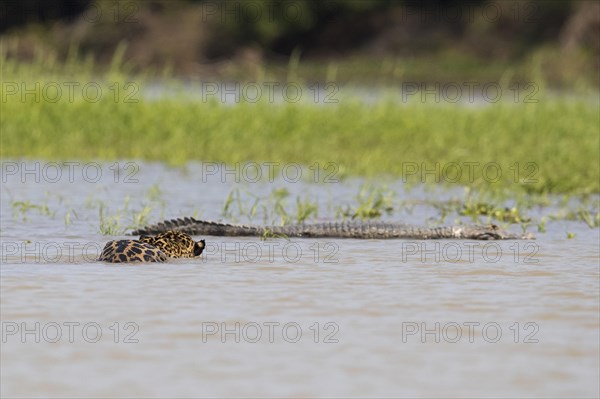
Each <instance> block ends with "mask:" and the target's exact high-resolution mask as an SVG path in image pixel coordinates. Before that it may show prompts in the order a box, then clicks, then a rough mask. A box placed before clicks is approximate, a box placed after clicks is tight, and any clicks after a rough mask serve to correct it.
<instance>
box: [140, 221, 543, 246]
mask: <svg viewBox="0 0 600 399" xmlns="http://www.w3.org/2000/svg"><path fill="white" fill-rule="evenodd" d="M168 230H175V231H181V232H183V233H187V234H190V235H207V236H230V237H236V236H237V237H239V236H270V237H277V236H285V237H313V238H359V239H369V238H371V239H392V238H396V239H418V240H419V239H420V240H430V239H444V238H448V239H467V240H522V239H523V240H531V239H533V238H534V237H533V236H532V235H531V234H524V235H517V234H513V233H510V232H508V231H505V230H503V229H501V228H500V227H498V226H495V225H487V226H478V225H475V226H463V225H457V226H442V227H422V226H411V225H407V224H401V223H387V222H379V221H377V222H374V221H364V222H363V221H343V222H327V223H315V224H298V225H288V226H264V227H263V226H253V225H237V224H226V223H217V222H209V221H204V220H196V219H194V218H188V217H186V218H183V219H173V220H166V221H164V222H161V223H158V224H155V225H151V226H147V227H144V228H141V229H138V230H135V231H133V232H132V233H131V234H132V235H144V234H159V233H164V232H165V231H168Z"/></svg>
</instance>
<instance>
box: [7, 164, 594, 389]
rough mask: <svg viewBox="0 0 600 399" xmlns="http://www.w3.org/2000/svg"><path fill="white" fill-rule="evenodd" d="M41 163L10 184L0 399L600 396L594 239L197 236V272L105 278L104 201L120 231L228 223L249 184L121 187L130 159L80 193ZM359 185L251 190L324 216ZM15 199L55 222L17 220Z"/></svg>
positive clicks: (146, 268) (557, 227) (576, 226)
mask: <svg viewBox="0 0 600 399" xmlns="http://www.w3.org/2000/svg"><path fill="white" fill-rule="evenodd" d="M18 162H20V161H17V164H18ZM32 164H35V162H33V161H29V162H28V163H27V164H26V167H27V168H30V170H33V172H32V174H30V175H26V176H22V175H13V174H10V175H7V174H6V173H5V172H6V170H3V182H2V196H1V199H2V204H1V211H2V225H1V233H2V255H1V256H2V264H1V269H0V271H1V274H0V277H1V319H2V347H1V365H2V373H1V386H2V388H1V391H2V392H1V393H2V396H6V397H12V396H26V397H76V396H77V397H79V396H96V397H98V396H102V397H109V396H138V397H140V396H143V397H155V396H161V397H164V396H180V397H191V396H193V397H197V396H295V397H297V396H358V397H365V396H396V397H406V396H462V397H464V396H477V397H485V396H496V397H497V396H507V397H523V396H554V397H555V396H579V397H598V395H599V394H600V392H599V385H598V384H599V382H598V375H599V370H600V366H599V342H600V336H599V331H600V329H599V323H600V321H599V314H600V313H599V310H600V309H599V308H600V305H599V292H600V283H599V281H600V276H599V261H600V260H599V252H600V250H599V245H600V244H599V232H598V229H594V230H592V229H589V228H588V227H586V226H585V225H583V224H582V223H571V222H554V223H550V224H549V225H548V231H547V232H546V233H537V232H535V231H534V232H535V233H536V236H537V240H535V241H531V242H527V241H503V242H493V243H492V242H490V243H487V242H475V241H452V240H446V241H435V242H434V241H418V240H391V241H385V240H314V239H304V240H301V239H294V240H290V241H288V240H285V239H278V240H269V241H261V240H259V239H257V238H252V237H248V238H224V237H203V238H206V240H207V243H208V244H209V246H208V247H207V250H206V253H205V254H204V256H203V257H202V258H198V259H192V260H177V261H173V262H170V263H167V264H144V265H135V266H132V265H128V266H123V265H120V266H118V265H109V264H105V263H98V262H95V261H94V257H95V256H97V254H98V252H99V250H100V249H101V246H102V245H103V244H104V243H105V242H106V241H108V240H109V239H112V238H115V237H112V236H104V235H102V234H100V233H99V228H98V226H99V205H98V201H103V202H104V204H105V207H106V209H105V210H104V211H103V212H104V213H105V215H114V214H116V212H117V210H119V209H121V210H122V209H123V208H124V207H125V204H127V210H126V211H123V212H122V213H123V215H124V219H123V222H122V223H123V224H126V223H127V218H128V217H130V216H129V215H131V214H132V212H133V211H135V210H139V209H141V208H142V207H143V205H149V206H152V207H153V209H154V210H153V212H152V213H151V214H150V215H149V216H150V218H151V219H152V220H153V221H155V220H160V219H162V218H170V217H176V216H182V215H192V214H194V213H196V215H197V216H198V217H204V218H207V219H220V218H223V216H222V212H221V211H222V208H223V203H224V201H225V199H226V198H227V195H228V194H229V193H230V191H231V190H232V188H234V187H240V186H239V185H237V184H236V182H235V181H228V179H227V178H226V179H224V182H222V181H221V178H220V177H219V178H218V179H217V180H211V179H210V178H207V179H205V180H206V181H203V178H202V171H200V172H199V171H198V168H197V166H190V167H188V168H187V169H185V170H183V171H182V170H180V169H173V168H169V167H165V166H163V165H159V164H141V163H137V164H136V165H137V166H138V167H139V169H138V170H137V171H136V172H135V173H134V174H133V175H132V176H130V177H132V178H135V180H137V181H133V180H132V181H124V180H123V179H124V176H126V174H127V173H131V170H133V169H131V170H127V168H124V166H125V164H126V162H121V163H120V167H121V170H120V172H119V174H118V176H115V170H116V168H113V169H111V165H110V164H107V165H103V168H102V170H103V176H102V178H101V179H99V180H97V181H95V179H96V177H94V176H93V175H91V173H92V172H93V166H92V167H89V168H88V169H89V170H87V171H86V173H88V175H85V178H84V177H82V175H77V173H75V174H74V176H73V181H72V182H71V181H69V179H68V178H67V177H64V176H65V175H62V176H61V178H60V179H58V180H54V177H56V175H48V174H46V175H44V174H43V173H44V172H42V170H43V167H44V164H43V163H40V169H39V173H38V172H35V166H32ZM81 165H82V166H81V167H79V169H77V168H75V169H74V172H76V171H77V170H80V171H81V170H82V169H83V165H84V164H83V163H82V164H81ZM63 166H64V165H63ZM66 171H68V167H67V168H65V169H63V172H66ZM46 172H47V173H50V172H52V169H51V166H50V167H47V169H46ZM204 172H206V171H204ZM11 173H12V172H11ZM36 173H38V174H39V177H40V179H39V182H37V181H35V179H33V177H35V174H36ZM211 173H212V172H211ZM14 176H17V177H16V178H15V177H14ZM92 177H93V179H92ZM115 177H117V178H116V179H115ZM205 177H207V176H205ZM210 177H211V178H212V177H214V176H213V175H211V176H210ZM246 177H247V176H246ZM48 178H52V179H48ZM50 180H53V181H50ZM278 184H279V185H278ZM359 184H360V182H358V181H348V182H344V183H335V184H312V183H309V182H306V181H304V180H302V181H298V182H296V183H292V182H289V181H288V182H285V181H279V182H273V183H269V182H266V183H250V182H246V183H243V184H241V187H242V190H246V191H244V192H249V193H252V194H254V195H256V196H259V197H267V196H268V195H269V193H271V191H272V190H273V188H274V187H283V186H285V187H287V188H288V190H289V191H290V193H291V197H290V198H289V200H288V202H289V203H290V205H293V203H294V198H295V196H296V195H307V194H308V195H311V196H312V197H314V198H315V199H316V200H317V201H318V202H319V203H320V204H321V205H322V209H324V211H322V212H321V214H320V215H319V218H321V219H327V218H328V217H332V216H333V210H332V209H331V204H339V203H343V202H344V201H350V200H351V197H352V196H354V195H355V194H356V192H357V190H358V186H359ZM153 186H154V187H156V186H158V187H160V190H161V192H160V193H157V192H156V189H154V192H153V191H152V190H153V188H152V187H153ZM391 187H392V189H394V190H395V191H396V192H397V193H398V195H399V196H401V197H404V198H405V197H406V196H414V197H415V198H427V197H429V196H431V195H441V194H438V193H433V194H432V193H431V192H428V191H426V190H421V191H419V190H416V191H411V192H407V191H404V189H403V188H402V187H401V184H399V185H397V186H395V185H394V184H392V185H391ZM449 195H450V196H451V194H449ZM127 196H129V198H130V199H129V200H128V202H127V200H126V199H125V198H126V197H127ZM15 201H22V202H25V201H29V205H43V204H45V205H47V207H48V212H46V211H44V210H43V209H42V210H39V209H37V208H32V209H30V210H29V211H28V212H26V214H25V218H26V220H23V214H22V213H18V212H17V213H15V209H14V208H13V207H12V204H13V203H14V202H15ZM246 202H249V205H250V206H251V205H252V203H253V201H250V200H249V201H246ZM161 204H164V205H161ZM233 206H237V205H235V203H234V205H232V207H233ZM250 206H247V207H248V208H249V207H250ZM52 212H54V214H53V215H47V213H52ZM69 213H70V216H68V217H67V216H66V215H67V214H69ZM257 215H258V216H257V217H256V218H255V221H256V222H257V223H261V222H262V221H261V216H260V212H259V211H257ZM431 216H435V215H433V214H432V213H431V209H429V210H427V209H425V208H423V209H422V208H419V207H416V208H415V209H413V210H412V212H406V213H404V214H402V213H401V214H395V215H392V216H388V218H390V220H406V221H407V222H411V223H423V221H426V220H427V218H428V217H431ZM65 221H66V222H67V223H65ZM450 222H451V221H450ZM511 229H513V230H515V231H518V228H516V229H515V228H514V227H511ZM566 232H572V233H574V234H575V238H574V239H572V240H567V239H566ZM117 237H124V236H117Z"/></svg>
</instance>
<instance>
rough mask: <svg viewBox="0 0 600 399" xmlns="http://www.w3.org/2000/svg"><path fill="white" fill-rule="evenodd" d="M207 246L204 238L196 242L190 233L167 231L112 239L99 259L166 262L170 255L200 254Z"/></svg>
mask: <svg viewBox="0 0 600 399" xmlns="http://www.w3.org/2000/svg"><path fill="white" fill-rule="evenodd" d="M205 246H206V245H205V242H204V240H201V241H199V242H195V241H194V240H193V239H192V237H191V236H189V235H188V234H185V233H180V232H176V231H167V232H164V233H161V234H158V235H156V236H146V235H143V236H141V237H140V239H139V240H116V241H110V242H108V243H107V244H106V245H105V246H104V249H103V250H102V254H101V255H100V259H98V260H100V261H104V262H112V263H123V262H165V261H167V260H168V259H169V257H171V258H193V257H195V256H200V255H201V254H202V251H204V248H205Z"/></svg>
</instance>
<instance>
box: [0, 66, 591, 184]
mask: <svg viewBox="0 0 600 399" xmlns="http://www.w3.org/2000/svg"><path fill="white" fill-rule="evenodd" d="M116 64H118V63H116ZM75 69H76V67H75V66H71V67H70V66H69V64H67V65H65V66H64V67H63V68H62V69H61V68H47V69H45V70H44V68H43V66H19V65H15V64H14V63H12V62H10V61H8V60H6V59H4V60H3V77H2V80H3V82H2V83H3V84H2V88H1V90H2V92H0V101H1V103H0V104H1V106H2V110H1V111H2V112H1V114H2V117H1V122H0V129H1V132H2V137H1V140H2V143H1V144H2V145H1V147H0V156H2V158H5V159H7V158H8V159H10V158H32V159H54V160H59V159H63V160H65V159H105V160H112V159H143V160H152V161H165V162H168V163H170V164H176V165H181V164H185V163H186V162H188V161H192V160H198V161H207V162H208V161H218V162H226V163H234V162H244V161H257V162H263V161H264V162H267V161H275V162H281V163H284V162H298V163H301V164H304V165H307V166H309V165H313V164H314V163H315V162H318V163H319V164H320V165H321V167H324V166H325V165H327V164H328V163H330V162H333V163H335V164H336V166H337V167H339V170H340V171H343V174H344V175H348V176H365V177H380V176H392V177H397V178H404V179H406V180H407V181H408V182H420V181H421V182H426V183H437V182H438V180H439V181H440V182H441V183H444V182H451V183H454V182H456V183H458V184H462V185H465V186H469V187H473V188H478V189H483V190H496V191H500V190H504V191H505V190H508V191H510V192H515V193H516V192H528V193H567V194H584V193H598V192H600V171H599V162H598V159H599V148H600V131H599V129H600V127H599V120H600V113H599V110H598V103H597V101H596V100H594V99H593V98H592V99H591V100H590V99H589V98H585V99H578V98H577V97H575V98H569V99H568V100H566V99H561V98H559V97H556V96H554V97H553V96H549V95H545V94H543V93H540V94H539V95H538V96H537V99H538V102H537V103H531V104H525V103H522V102H520V103H514V102H511V101H501V102H498V103H493V104H484V105H482V106H470V107H468V106H464V105H457V104H451V103H443V102H442V103H439V104H436V103H434V102H427V103H421V102H418V101H412V102H408V103H404V102H401V101H400V100H398V99H396V100H394V99H391V98H386V99H381V100H378V101H377V102H375V103H366V102H365V101H361V100H360V99H358V98H339V103H337V104H327V105H323V104H314V103H307V102H298V103H286V102H283V103H280V104H272V103H269V102H268V101H259V102H258V103H239V104H236V105H226V104H222V103H220V102H218V101H208V102H203V101H201V99H200V98H199V97H196V98H192V97H190V96H188V95H185V94H178V95H169V96H163V97H161V98H158V99H156V98H154V99H147V98H144V97H143V95H142V94H135V95H134V96H132V97H131V98H130V100H137V102H126V96H127V95H129V94H131V93H132V92H133V89H132V87H134V88H140V90H141V91H143V90H144V88H145V87H147V85H148V80H147V79H144V78H140V77H138V78H128V77H127V76H126V75H124V74H122V73H121V72H119V71H118V67H115V69H114V70H111V71H108V72H106V73H105V74H103V75H102V76H97V75H94V74H93V72H92V69H93V68H92V67H91V66H89V65H88V66H87V67H85V65H84V68H83V69H81V68H80V69H79V70H77V72H76V73H75V74H74V75H73V76H74V77H69V76H70V75H69V74H70V73H72V71H73V70H75ZM48 71H51V72H48ZM69 81H70V82H77V83H79V87H80V88H81V87H82V86H83V85H85V84H86V83H88V82H97V83H98V84H100V87H101V88H102V92H103V95H102V96H101V98H100V99H99V101H97V102H89V101H85V100H84V99H83V98H82V96H81V90H80V89H78V90H76V91H75V96H74V97H75V98H74V100H73V101H72V102H70V101H69V99H68V96H67V91H66V90H67V89H66V86H65V85H64V82H69ZM15 82H16V83H17V84H19V85H20V84H21V83H22V82H26V84H27V85H28V86H27V87H30V88H31V87H35V86H34V85H35V83H39V85H40V88H43V87H50V86H47V85H48V84H49V83H50V84H53V82H56V83H57V84H58V85H59V86H61V87H62V89H63V93H62V96H61V97H60V98H59V100H58V101H56V102H49V101H46V100H45V99H44V97H43V96H42V95H41V94H40V95H38V96H37V98H36V96H34V95H28V96H26V97H25V99H24V100H23V99H22V98H21V96H20V93H19V94H17V95H8V93H7V87H8V86H7V85H6V84H12V83H15ZM114 82H116V84H117V86H118V87H119V92H118V93H117V94H115V93H116V90H115V86H114ZM127 83H132V84H133V85H134V86H125V85H126V84H127ZM126 87H127V89H126ZM392 91H393V90H392ZM40 92H41V91H40ZM397 93H399V92H397ZM52 95H54V94H53V93H52ZM115 96H116V97H115ZM264 98H265V99H266V96H265V97H264ZM511 98H512V97H511ZM36 100H37V101H36ZM465 162H470V163H477V164H478V165H476V166H474V168H473V172H474V174H473V176H472V178H470V176H469V174H468V173H467V172H468V171H469V169H468V167H467V166H466V164H465ZM491 162H496V163H497V165H498V166H499V168H500V171H501V172H502V176H501V177H499V178H498V180H497V181H495V179H486V178H484V177H483V175H482V172H483V171H484V170H483V167H484V166H485V165H489V164H490V163H491ZM456 164H458V165H459V166H460V170H461V172H462V175H461V176H460V178H456V179H454V177H455V176H454V173H455V172H456V168H454V167H450V166H451V165H456ZM492 166H493V165H492ZM414 167H416V168H417V169H416V173H409V172H410V171H411V170H412V169H413V168H414ZM436 168H437V170H438V172H435V173H434V174H429V175H426V176H422V175H421V172H423V171H425V170H434V171H435V170H436ZM445 168H448V169H445ZM444 171H446V172H448V174H447V175H445V174H444ZM494 171H495V168H494V167H492V168H491V169H488V172H490V177H494V176H493V175H494V173H492V172H494ZM435 175H437V176H435ZM445 176H447V177H448V179H445V178H444V177H445Z"/></svg>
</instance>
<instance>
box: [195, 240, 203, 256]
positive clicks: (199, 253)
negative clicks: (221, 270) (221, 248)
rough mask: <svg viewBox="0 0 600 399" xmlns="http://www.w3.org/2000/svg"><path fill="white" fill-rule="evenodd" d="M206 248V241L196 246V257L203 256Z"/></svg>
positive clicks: (199, 242) (201, 241)
mask: <svg viewBox="0 0 600 399" xmlns="http://www.w3.org/2000/svg"><path fill="white" fill-rule="evenodd" d="M205 247H206V242H205V241H204V240H200V241H198V242H197V243H196V244H195V245H194V256H200V255H202V251H204V248H205Z"/></svg>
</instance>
